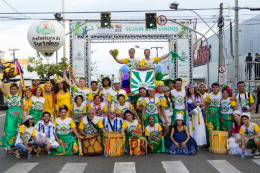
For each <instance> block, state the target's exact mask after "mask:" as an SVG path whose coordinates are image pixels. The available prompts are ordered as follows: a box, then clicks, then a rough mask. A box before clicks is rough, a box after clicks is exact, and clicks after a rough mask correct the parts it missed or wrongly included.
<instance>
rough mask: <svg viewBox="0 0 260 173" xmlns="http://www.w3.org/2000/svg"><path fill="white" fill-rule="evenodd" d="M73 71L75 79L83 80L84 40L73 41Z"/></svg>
mask: <svg viewBox="0 0 260 173" xmlns="http://www.w3.org/2000/svg"><path fill="white" fill-rule="evenodd" d="M72 52H73V61H72V62H73V69H74V70H76V71H75V78H76V79H77V78H82V77H83V78H85V74H86V72H85V69H86V65H85V54H86V53H85V40H84V39H74V40H73V51H72Z"/></svg>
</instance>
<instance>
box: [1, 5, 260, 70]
mask: <svg viewBox="0 0 260 173" xmlns="http://www.w3.org/2000/svg"><path fill="white" fill-rule="evenodd" d="M5 1H6V2H7V3H8V4H9V5H10V6H12V8H11V7H10V6H9V5H7V4H6V3H5V2H4V1H3V0H0V12H1V14H0V50H1V51H5V59H12V56H11V55H10V53H11V52H10V51H8V49H13V48H18V49H19V51H17V52H16V57H17V58H18V59H19V58H21V59H26V58H28V57H29V56H35V54H36V51H35V50H34V49H33V48H32V47H31V46H30V45H29V43H28V40H27V31H28V28H29V27H30V25H31V24H32V23H33V22H34V20H35V19H54V15H53V14H54V13H55V12H62V0H45V1H44V3H43V1H40V0H22V1H21V0H5ZM64 2H65V11H66V12H83V11H84V12H102V11H131V10H133V11H136V10H154V11H155V12H156V10H169V4H170V3H172V0H163V1H157V0H131V1H125V0H109V1H108V0H88V1H83V0H73V1H69V0H64ZM177 2H179V3H180V4H179V8H182V9H204V8H218V7H219V4H220V3H221V2H223V1H221V0H214V1H213V0H196V1H194V0H182V1H177ZM234 6H235V0H225V3H224V8H233V7H234ZM239 7H260V1H259V0H239ZM14 9H15V10H16V11H17V12H20V13H24V12H31V13H33V12H50V13H51V14H46V13H45V14H24V15H25V16H22V15H21V14H18V13H17V14H13V15H11V14H3V13H16V11H15V10H14ZM218 11H219V10H217V9H216V10H196V12H197V13H198V14H199V15H200V16H201V17H202V18H203V19H204V20H205V21H206V22H207V23H208V24H209V25H210V26H212V25H213V24H214V22H216V21H217V18H218V13H219V12H218ZM144 13H145V12H138V13H130V12H128V13H112V19H144ZM258 14H260V11H256V12H253V11H250V10H240V16H239V17H240V21H243V20H246V19H249V18H251V17H254V16H255V15H258ZM159 15H165V16H166V17H167V18H170V19H195V18H197V16H196V15H195V14H194V13H192V12H190V11H168V12H157V16H159ZM6 17H13V18H17V17H22V18H26V19H27V20H13V19H6ZM65 18H66V19H72V20H73V19H83V20H84V19H99V18H100V13H94V14H93V13H92V14H90V13H85V14H65ZM224 18H225V20H229V19H231V20H232V21H233V20H234V10H229V9H225V10H224ZM68 26H69V22H68V21H67V22H66V29H65V33H67V32H69V28H68ZM208 29H209V28H208V27H207V26H206V25H205V24H204V23H203V21H202V20H200V19H199V18H198V25H197V30H198V31H199V32H201V33H206V32H207V30H208ZM213 29H214V30H215V31H217V27H216V26H214V27H213ZM212 34H213V32H208V34H207V36H210V35H212ZM135 45H139V46H140V47H142V48H151V47H156V46H160V47H164V48H163V49H162V50H159V56H162V55H164V54H166V53H168V52H169V48H168V43H162V42H149V43H94V44H92V45H91V49H92V50H96V51H95V52H94V53H93V54H92V62H97V63H96V64H95V67H97V69H98V71H97V73H98V74H99V75H100V74H103V73H105V74H117V73H118V70H119V68H120V67H121V65H119V64H117V63H116V62H115V61H114V60H113V58H112V57H111V56H110V55H109V53H108V52H109V50H110V49H115V48H116V49H118V50H119V56H118V58H119V59H121V58H126V57H129V56H128V49H129V48H132V47H135ZM151 53H152V55H153V56H155V55H156V52H155V50H152V51H151ZM58 56H59V60H60V59H61V57H63V53H62V48H61V49H60V50H59V52H58ZM66 56H67V57H69V37H68V36H66ZM136 57H137V58H140V59H142V58H144V56H143V50H142V49H136ZM55 59H56V55H55V54H54V56H53V57H51V59H50V63H55Z"/></svg>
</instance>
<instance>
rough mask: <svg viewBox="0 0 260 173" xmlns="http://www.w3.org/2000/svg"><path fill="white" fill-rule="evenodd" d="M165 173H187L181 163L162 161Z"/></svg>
mask: <svg viewBox="0 0 260 173" xmlns="http://www.w3.org/2000/svg"><path fill="white" fill-rule="evenodd" d="M162 165H163V168H164V170H165V172H166V173H178V172H181V173H189V171H188V169H187V168H186V167H185V166H184V164H183V163H182V161H162Z"/></svg>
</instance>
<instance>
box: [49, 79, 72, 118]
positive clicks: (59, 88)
mask: <svg viewBox="0 0 260 173" xmlns="http://www.w3.org/2000/svg"><path fill="white" fill-rule="evenodd" d="M54 82H55V86H54V89H53V97H52V98H53V108H54V111H55V113H56V115H55V119H56V118H58V117H60V113H59V112H58V110H59V107H60V106H62V105H66V107H67V108H68V111H67V115H66V116H67V117H69V116H70V111H69V110H70V105H71V103H72V102H71V99H70V94H69V90H68V88H67V85H66V84H65V82H64V81H63V79H62V77H60V76H55V77H54Z"/></svg>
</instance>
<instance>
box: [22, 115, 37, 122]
mask: <svg viewBox="0 0 260 173" xmlns="http://www.w3.org/2000/svg"><path fill="white" fill-rule="evenodd" d="M32 118H33V117H32V116H31V115H27V116H25V119H24V121H23V123H25V122H26V121H28V120H29V119H32ZM33 119H34V118H33Z"/></svg>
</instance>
